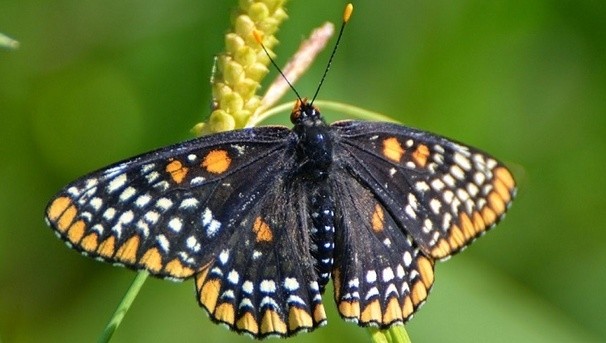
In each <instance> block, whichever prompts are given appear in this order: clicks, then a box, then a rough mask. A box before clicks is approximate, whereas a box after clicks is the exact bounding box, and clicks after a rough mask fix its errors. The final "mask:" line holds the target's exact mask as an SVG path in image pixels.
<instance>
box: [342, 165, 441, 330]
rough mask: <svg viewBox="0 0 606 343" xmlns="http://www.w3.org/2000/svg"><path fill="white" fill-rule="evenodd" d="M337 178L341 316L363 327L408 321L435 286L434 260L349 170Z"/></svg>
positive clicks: (383, 326)
mask: <svg viewBox="0 0 606 343" xmlns="http://www.w3.org/2000/svg"><path fill="white" fill-rule="evenodd" d="M333 179H334V181H333V189H334V192H335V198H336V199H338V200H337V206H336V208H337V213H336V217H337V218H340V220H339V221H337V222H336V239H335V246H336V250H335V268H334V271H333V281H334V288H335V294H334V296H335V301H336V303H337V308H338V310H339V313H340V314H341V316H342V317H343V318H345V319H346V320H351V321H354V322H356V323H358V324H359V325H362V326H369V325H372V326H379V327H382V328H386V327H389V326H391V325H392V324H395V323H403V322H405V321H407V320H408V319H410V318H411V317H412V314H413V313H414V312H415V311H416V309H417V308H418V307H419V306H420V305H421V304H423V303H424V301H425V298H426V297H427V294H428V292H429V290H430V288H431V286H432V284H433V280H434V275H433V265H434V263H433V260H432V259H431V258H427V257H426V256H425V255H424V254H423V252H422V251H420V249H419V247H418V246H417V245H416V244H415V243H414V241H413V238H412V236H411V235H410V234H409V233H407V232H406V231H404V230H402V229H401V228H400V227H398V225H397V224H396V221H395V220H394V218H393V217H392V215H391V214H390V212H389V211H388V210H387V209H386V208H385V207H384V206H383V205H382V204H381V203H380V201H378V199H377V198H376V197H375V196H374V194H372V192H371V191H369V190H368V189H367V188H366V187H365V186H363V185H362V184H361V183H359V182H358V181H357V180H356V179H354V178H352V177H351V175H350V174H349V172H348V171H346V170H340V171H335V175H334V178H333Z"/></svg>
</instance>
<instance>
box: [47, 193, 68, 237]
mask: <svg viewBox="0 0 606 343" xmlns="http://www.w3.org/2000/svg"><path fill="white" fill-rule="evenodd" d="M71 204H72V200H71V199H70V198H68V197H59V198H57V199H55V200H53V202H52V203H51V204H50V206H49V207H48V209H47V210H46V215H47V216H48V219H50V220H51V221H56V220H57V219H59V217H60V216H61V215H62V214H63V212H64V211H65V210H66V209H67V208H68V207H69V206H70V205H71ZM65 229H67V228H65Z"/></svg>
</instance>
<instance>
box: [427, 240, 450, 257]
mask: <svg viewBox="0 0 606 343" xmlns="http://www.w3.org/2000/svg"><path fill="white" fill-rule="evenodd" d="M450 253H451V248H450V245H449V244H448V242H446V240H444V239H440V240H439V241H438V242H437V243H436V245H435V246H434V247H433V249H432V250H431V256H432V257H434V258H444V257H446V256H448V255H450Z"/></svg>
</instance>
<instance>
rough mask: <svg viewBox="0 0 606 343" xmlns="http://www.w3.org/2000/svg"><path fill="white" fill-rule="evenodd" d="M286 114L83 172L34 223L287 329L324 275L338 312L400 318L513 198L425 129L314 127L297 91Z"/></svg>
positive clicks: (274, 329) (317, 119) (237, 314)
mask: <svg viewBox="0 0 606 343" xmlns="http://www.w3.org/2000/svg"><path fill="white" fill-rule="evenodd" d="M333 54H334V53H333ZM329 63H330V62H329ZM316 94H317V92H316ZM290 119H291V122H292V124H293V128H292V129H289V128H287V127H281V126H265V127H254V128H246V129H242V130H235V131H227V132H222V133H217V134H213V135H210V136H205V137H201V138H196V139H193V140H190V141H186V142H182V143H178V144H175V145H172V146H168V147H164V148H161V149H158V150H155V151H152V152H148V153H145V154H142V155H139V156H136V157H133V158H129V159H127V160H124V161H122V162H118V163H116V164H114V165H111V166H109V167H106V168H103V169H100V170H98V171H95V172H92V173H90V174H88V175H86V176H84V177H82V178H80V179H78V180H76V181H74V182H72V183H71V184H69V185H67V186H66V187H65V188H64V189H63V190H61V191H60V192H59V193H58V194H57V195H55V196H54V197H53V198H52V200H51V201H50V203H49V205H48V207H47V208H46V221H47V223H48V224H49V225H50V226H51V228H52V229H53V230H54V231H55V233H56V234H57V235H58V236H59V237H60V238H61V239H62V240H64V241H65V242H66V243H67V244H68V245H69V246H70V247H71V248H73V249H75V250H77V251H79V252H80V253H82V254H84V255H86V256H90V257H93V258H96V259H99V260H102V261H105V262H110V263H113V264H120V265H124V266H126V267H129V268H132V269H134V270H145V271H147V272H149V273H150V274H152V275H154V276H157V277H160V278H167V279H172V280H184V279H190V278H193V279H194V282H195V287H196V298H197V301H198V302H199V304H200V305H201V306H202V307H203V308H204V309H205V310H206V311H207V312H208V314H209V315H210V318H211V319H212V320H213V321H215V322H217V323H223V324H226V325H227V326H228V327H229V328H230V329H232V330H234V331H237V332H239V333H246V334H249V335H252V336H253V337H255V338H265V337H267V336H280V337H287V336H291V335H293V334H295V333H297V332H300V331H311V330H314V329H315V328H317V327H319V326H322V325H324V324H325V323H326V313H325V309H324V305H323V302H322V294H323V293H324V290H325V289H326V286H327V284H328V282H329V281H330V280H331V279H332V281H333V285H334V300H335V302H336V305H337V309H338V312H339V314H340V315H341V317H342V318H344V319H345V320H348V321H352V322H355V323H357V324H358V325H360V326H377V327H380V328H388V327H390V326H392V325H395V324H401V323H404V322H406V321H407V320H409V319H410V318H411V317H412V316H413V314H414V313H415V311H417V309H418V308H419V307H420V306H421V305H422V304H423V303H424V302H425V300H426V298H427V295H428V292H429V291H430V289H431V287H432V284H433V282H434V264H435V262H436V261H437V260H443V259H446V258H448V257H450V256H451V255H452V254H454V253H456V252H458V251H460V250H462V249H463V248H465V247H466V246H467V245H468V244H470V243H471V242H472V241H473V240H474V239H475V238H477V237H478V236H480V235H482V234H483V233H485V232H486V231H487V230H488V229H490V228H491V227H493V226H494V225H495V224H496V223H497V222H498V221H499V220H500V219H501V218H502V217H503V216H504V214H505V212H506V210H507V209H508V207H509V205H510V204H511V201H512V199H513V197H514V195H515V192H516V186H515V181H514V178H513V176H512V174H511V172H510V171H509V170H508V169H507V167H505V165H504V164H503V163H501V162H499V161H497V160H496V159H495V158H493V157H491V156H490V155H488V154H486V153H484V152H482V151H480V150H478V149H475V148H472V147H469V146H466V145H463V144H461V143H458V142H455V141H453V140H450V139H447V138H444V137H441V136H439V135H435V134H431V133H428V132H425V131H421V130H417V129H414V128H410V127H406V126H402V125H398V124H392V123H384V122H366V121H352V120H347V121H338V122H335V123H333V124H331V125H328V124H327V123H326V122H325V121H324V119H323V118H322V115H321V113H320V111H319V110H318V108H316V107H315V106H314V105H313V100H312V101H307V100H306V99H304V98H299V99H298V100H297V101H296V104H295V106H294V109H293V111H292V112H291V118H290Z"/></svg>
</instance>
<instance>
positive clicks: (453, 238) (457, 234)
mask: <svg viewBox="0 0 606 343" xmlns="http://www.w3.org/2000/svg"><path fill="white" fill-rule="evenodd" d="M465 241H466V239H465V236H464V235H463V232H462V231H461V229H459V227H458V226H457V225H453V226H452V227H451V228H450V234H449V236H448V244H450V246H452V247H461V246H463V244H465Z"/></svg>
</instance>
